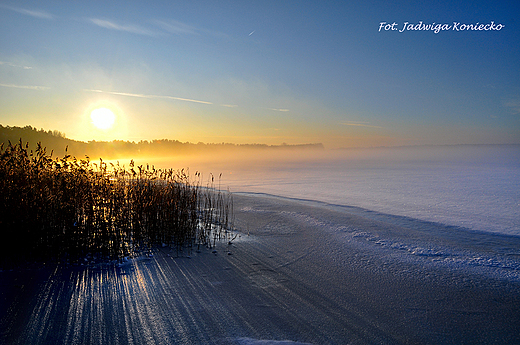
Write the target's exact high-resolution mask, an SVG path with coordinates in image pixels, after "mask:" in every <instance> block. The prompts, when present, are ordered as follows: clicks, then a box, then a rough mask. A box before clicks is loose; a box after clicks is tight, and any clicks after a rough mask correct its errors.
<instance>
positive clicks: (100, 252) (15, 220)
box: [0, 140, 233, 263]
mask: <svg viewBox="0 0 520 345" xmlns="http://www.w3.org/2000/svg"><path fill="white" fill-rule="evenodd" d="M28 147H29V146H28V144H25V145H24V144H23V142H22V140H20V142H19V143H18V144H16V145H12V144H11V143H9V144H8V145H7V146H6V147H4V146H3V145H2V146H1V147H0V232H1V236H2V239H3V241H2V244H3V245H2V247H3V248H0V263H2V262H4V263H6V262H7V263H9V262H17V261H21V260H28V259H30V260H33V259H35V260H42V259H43V260H47V259H49V258H54V259H64V258H66V259H67V260H71V261H72V260H77V259H79V258H82V257H85V256H99V257H102V258H106V259H121V258H123V257H126V256H131V255H136V254H139V253H142V252H143V251H148V250H151V249H152V248H154V246H164V245H169V246H176V247H177V248H178V249H181V248H183V247H185V246H190V247H191V246H193V245H197V246H200V245H205V246H211V245H212V244H211V242H212V240H213V245H214V243H215V242H214V241H215V240H216V239H217V238H222V236H227V234H228V230H229V229H231V228H232V226H233V224H232V223H233V221H232V220H233V217H232V212H233V206H232V202H233V200H232V197H231V195H230V194H229V193H224V192H222V191H221V190H220V187H219V188H218V189H216V188H214V186H213V182H214V181H213V177H212V181H211V183H209V182H208V184H207V185H206V186H202V181H201V174H200V173H197V174H196V178H198V180H195V182H193V181H191V179H190V176H189V174H188V173H187V171H185V170H173V169H166V170H164V169H155V168H154V167H153V166H152V167H150V166H149V165H147V166H146V167H144V166H142V165H140V166H135V164H134V162H133V161H131V162H130V165H129V168H128V169H126V168H125V167H124V166H120V165H119V163H117V164H115V165H114V164H112V163H111V164H107V163H105V162H104V161H103V160H102V159H100V161H99V163H92V162H90V160H89V158H88V157H86V159H82V160H78V159H76V158H72V157H70V156H68V155H66V156H65V157H63V158H53V157H52V152H51V153H50V154H48V153H47V152H46V149H45V148H43V147H42V146H41V144H38V145H37V148H36V150H34V151H32V150H29V149H28Z"/></svg>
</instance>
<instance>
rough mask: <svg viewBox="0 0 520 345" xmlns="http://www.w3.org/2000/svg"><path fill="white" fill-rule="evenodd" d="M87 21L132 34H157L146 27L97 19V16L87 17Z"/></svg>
mask: <svg viewBox="0 0 520 345" xmlns="http://www.w3.org/2000/svg"><path fill="white" fill-rule="evenodd" d="M89 21H90V22H91V23H92V24H94V25H97V26H99V27H102V28H105V29H111V30H117V31H125V32H130V33H133V34H138V35H145V36H157V34H158V33H157V32H154V31H152V30H148V29H146V28H143V27H141V26H138V25H121V24H117V23H115V22H113V21H110V20H106V19H99V18H89Z"/></svg>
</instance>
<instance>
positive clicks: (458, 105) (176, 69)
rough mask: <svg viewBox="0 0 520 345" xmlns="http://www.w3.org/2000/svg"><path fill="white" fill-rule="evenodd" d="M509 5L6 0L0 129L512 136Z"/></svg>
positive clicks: (515, 124)
mask: <svg viewBox="0 0 520 345" xmlns="http://www.w3.org/2000/svg"><path fill="white" fill-rule="evenodd" d="M519 14H520V2H518V1H516V0H511V1H465V0H464V1H456V2H455V1H426V2H420V1H394V2H389V1H370V0H369V1H360V2H353V1H306V0H298V1H290V0H287V1H279V0H278V1H269V0H265V1H264V0H263V1H198V0H194V1H110V2H106V1H52V0H51V1H45V2H42V1H8V0H7V1H4V0H2V1H0V124H2V125H4V126H6V125H9V126H25V125H31V126H33V127H36V128H38V129H39V128H44V129H45V130H58V131H60V132H63V133H65V135H66V136H67V137H69V138H72V139H76V140H83V141H89V140H130V141H136V142H137V141H140V140H152V139H173V140H179V141H182V142H185V141H189V142H194V143H196V142H206V143H220V142H226V143H236V144H244V143H262V144H274V145H278V144H282V143H287V144H302V143H323V144H324V145H325V147H327V148H342V147H377V146H402V145H445V144H511V143H516V144H518V143H520V44H519V43H520V19H519ZM394 23H395V24H394ZM406 23H408V24H406ZM421 23H422V24H423V25H421ZM387 24H388V25H387ZM437 24H439V25H440V29H442V30H440V31H438V32H435V30H431V29H428V28H435V27H436V26H435V25H437ZM481 24H482V25H481ZM470 25H471V26H470ZM472 28H476V29H479V28H480V30H473V29H472ZM413 29H420V30H413ZM468 29H469V30H468ZM99 108H107V109H110V110H111V111H112V112H113V113H114V114H115V122H114V124H113V126H111V127H110V128H106V129H103V128H98V127H96V126H95V124H94V123H93V122H92V119H91V116H90V114H91V112H92V111H93V110H95V109H99Z"/></svg>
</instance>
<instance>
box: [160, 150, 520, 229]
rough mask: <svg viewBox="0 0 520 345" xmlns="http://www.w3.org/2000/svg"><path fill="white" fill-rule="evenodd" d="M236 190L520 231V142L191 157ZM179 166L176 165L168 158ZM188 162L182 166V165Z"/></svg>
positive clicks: (196, 167) (198, 166) (193, 165)
mask: <svg viewBox="0 0 520 345" xmlns="http://www.w3.org/2000/svg"><path fill="white" fill-rule="evenodd" d="M188 163H189V167H190V171H191V172H192V173H193V172H194V171H203V173H205V175H206V176H209V172H212V173H214V174H215V175H217V174H220V173H222V178H221V188H229V189H230V190H231V191H232V192H255V193H266V194H271V195H276V196H284V197H290V198H299V199H305V200H316V201H321V202H326V203H331V204H338V205H345V206H357V207H362V208H365V209H368V210H373V211H377V212H382V213H388V214H393V215H400V216H407V217H412V218H417V219H420V220H426V221H432V222H438V223H442V224H445V225H451V226H460V227H465V228H468V229H471V230H477V231H486V232H495V233H503V234H509V235H520V217H519V215H520V212H519V211H520V146H518V145H511V146H507V145H497V146H492V145H490V146H484V145H478V146H446V147H403V148H389V149H359V150H338V151H324V152H313V153H308V154H305V153H304V154H298V153H294V154H292V155H272V156H259V155H256V154H254V153H252V154H251V155H249V156H245V157H241V158H240V159H239V160H238V159H236V158H235V157H227V158H224V159H219V160H218V161H213V162H207V161H206V162H200V161H188ZM159 164H160V165H163V164H166V165H168V164H170V165H171V164H173V165H174V166H175V163H171V162H168V163H165V162H161V163H159ZM181 164H182V163H181Z"/></svg>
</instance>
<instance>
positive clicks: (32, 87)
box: [0, 84, 50, 91]
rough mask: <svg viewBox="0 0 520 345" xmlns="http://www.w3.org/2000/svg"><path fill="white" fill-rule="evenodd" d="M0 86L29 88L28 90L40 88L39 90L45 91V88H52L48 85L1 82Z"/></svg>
mask: <svg viewBox="0 0 520 345" xmlns="http://www.w3.org/2000/svg"><path fill="white" fill-rule="evenodd" d="M0 86H3V87H11V88H15V89H27V90H38V91H44V90H48V89H50V87H47V86H34V85H15V84H0Z"/></svg>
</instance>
